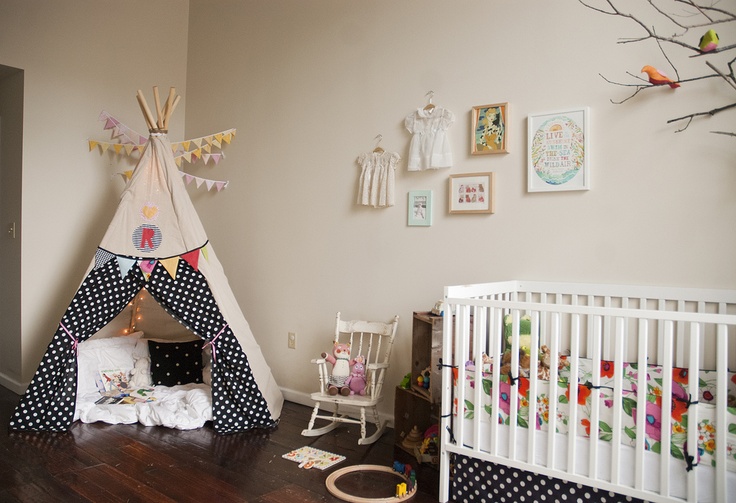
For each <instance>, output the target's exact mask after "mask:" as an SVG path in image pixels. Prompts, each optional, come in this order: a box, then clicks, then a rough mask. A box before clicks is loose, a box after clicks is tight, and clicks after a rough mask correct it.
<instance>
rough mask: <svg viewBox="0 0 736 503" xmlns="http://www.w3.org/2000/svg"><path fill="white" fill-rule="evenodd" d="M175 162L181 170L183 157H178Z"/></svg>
mask: <svg viewBox="0 0 736 503" xmlns="http://www.w3.org/2000/svg"><path fill="white" fill-rule="evenodd" d="M174 162H175V163H176V165H177V166H178V167H180V168H181V157H177V158H175V159H174Z"/></svg>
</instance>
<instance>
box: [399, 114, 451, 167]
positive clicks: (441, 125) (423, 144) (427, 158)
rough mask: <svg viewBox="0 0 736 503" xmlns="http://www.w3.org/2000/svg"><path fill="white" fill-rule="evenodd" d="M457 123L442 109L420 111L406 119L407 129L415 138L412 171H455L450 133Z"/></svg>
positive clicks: (412, 145)
mask: <svg viewBox="0 0 736 503" xmlns="http://www.w3.org/2000/svg"><path fill="white" fill-rule="evenodd" d="M453 122H455V115H454V114H453V113H452V112H450V111H449V110H447V109H445V108H441V107H433V108H430V109H428V110H427V109H426V108H419V109H417V110H416V111H414V112H412V113H410V114H409V115H408V116H407V117H406V119H404V126H406V129H408V130H409V132H410V133H411V134H412V138H411V144H410V146H409V160H408V162H407V168H408V170H409V171H421V170H425V169H438V168H451V167H452V151H451V150H450V141H449V140H448V138H447V129H448V128H449V127H450V125H451V124H452V123H453Z"/></svg>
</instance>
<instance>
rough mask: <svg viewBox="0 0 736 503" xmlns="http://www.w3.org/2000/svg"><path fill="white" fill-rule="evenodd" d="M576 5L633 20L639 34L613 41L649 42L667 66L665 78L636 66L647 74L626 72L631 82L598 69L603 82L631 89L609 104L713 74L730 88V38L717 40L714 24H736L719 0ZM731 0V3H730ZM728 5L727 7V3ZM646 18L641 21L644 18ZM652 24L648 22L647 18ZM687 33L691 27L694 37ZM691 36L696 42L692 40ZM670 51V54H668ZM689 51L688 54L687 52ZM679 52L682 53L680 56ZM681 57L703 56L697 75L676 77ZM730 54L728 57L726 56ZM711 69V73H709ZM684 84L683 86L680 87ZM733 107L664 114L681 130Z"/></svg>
mask: <svg viewBox="0 0 736 503" xmlns="http://www.w3.org/2000/svg"><path fill="white" fill-rule="evenodd" d="M578 1H579V2H580V3H581V4H582V5H584V6H585V7H587V8H588V9H591V10H593V11H596V12H599V13H601V14H605V15H608V16H616V17H620V18H623V19H626V20H628V21H629V22H630V23H632V24H634V25H636V26H637V27H638V29H639V30H640V31H641V32H642V34H641V35H640V36H637V37H631V38H622V39H620V40H619V41H618V43H619V44H632V43H641V42H647V41H654V42H655V43H656V44H657V46H658V47H659V50H660V52H661V53H662V55H663V56H664V58H665V60H666V61H667V63H668V64H669V65H670V67H669V68H667V71H668V72H669V71H670V69H671V70H672V72H673V73H672V75H673V76H674V78H672V79H670V78H669V77H667V76H666V75H664V73H663V72H661V71H658V70H657V69H655V68H653V67H651V66H645V67H644V68H642V70H641V71H642V72H645V73H646V74H647V75H648V78H643V77H641V76H640V75H637V74H634V73H631V72H626V74H627V75H628V76H630V77H632V78H633V82H631V83H626V82H618V81H616V80H612V79H609V78H607V77H605V76H604V75H603V74H599V75H600V76H601V77H602V78H603V79H604V80H605V81H606V82H608V83H610V84H613V85H617V86H622V87H630V88H632V89H633V91H632V92H631V94H629V95H628V96H627V97H626V98H624V99H622V100H618V101H615V100H611V103H614V104H617V105H620V104H622V103H624V102H626V101H629V100H630V99H632V98H633V97H635V96H636V95H638V94H639V93H640V92H643V91H646V90H648V89H651V88H655V87H661V86H664V85H669V86H670V87H673V88H675V87H679V85H682V84H686V83H688V82H693V81H696V80H703V79H710V78H716V79H720V80H722V81H723V82H725V83H726V84H728V85H729V86H730V87H732V88H733V89H734V91H736V76H735V75H734V63H736V56H734V54H735V53H736V41H734V40H730V41H728V45H724V44H720V40H719V37H718V29H719V28H723V27H724V26H733V25H734V23H736V12H734V11H733V10H730V9H728V8H723V6H722V2H721V1H720V0H646V1H644V0H638V1H635V2H632V1H630V0H629V1H624V0H578ZM723 3H725V2H723ZM730 3H731V4H732V2H730ZM624 4H626V5H628V6H629V7H631V8H636V9H637V11H636V12H632V11H629V10H624V9H623V8H622V7H621V6H622V5H624ZM729 7H730V6H729ZM645 20H646V22H645ZM650 22H651V23H652V24H651V25H650V24H649V23H650ZM666 30H674V33H672V34H671V35H662V33H667V31H666ZM692 32H696V34H697V35H696V36H694V35H693V33H692ZM696 41H697V43H695V42H696ZM670 53H672V57H671V55H670ZM688 53H689V56H688ZM683 55H684V56H683ZM681 57H689V58H703V57H707V58H708V59H707V60H705V64H704V65H703V70H702V72H701V73H700V74H697V75H693V76H688V77H686V78H681V77H680V72H679V71H678V68H677V65H676V63H677V62H681V61H682V59H680V58H681ZM729 58H730V59H729ZM711 70H712V72H714V73H711ZM683 87H685V86H683ZM732 109H736V102H734V103H730V104H727V105H723V106H719V107H716V108H713V109H711V110H706V111H699V112H694V113H691V114H687V115H684V116H682V117H677V118H674V119H670V120H668V121H667V123H673V122H680V121H683V122H684V126H683V127H682V128H680V129H678V130H677V131H676V132H681V131H684V130H685V129H687V128H688V127H689V126H690V124H691V123H692V121H693V119H695V118H698V117H712V116H713V115H716V114H717V113H720V112H724V111H726V110H732ZM711 132H712V133H715V134H724V135H728V136H734V137H736V133H731V132H724V131H711Z"/></svg>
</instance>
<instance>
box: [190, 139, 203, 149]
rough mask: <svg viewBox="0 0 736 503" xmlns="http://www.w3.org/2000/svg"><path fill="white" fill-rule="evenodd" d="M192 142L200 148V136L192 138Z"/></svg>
mask: <svg viewBox="0 0 736 503" xmlns="http://www.w3.org/2000/svg"><path fill="white" fill-rule="evenodd" d="M192 141H193V142H194V144H195V145H196V146H197V148H202V138H195V139H194V140H192Z"/></svg>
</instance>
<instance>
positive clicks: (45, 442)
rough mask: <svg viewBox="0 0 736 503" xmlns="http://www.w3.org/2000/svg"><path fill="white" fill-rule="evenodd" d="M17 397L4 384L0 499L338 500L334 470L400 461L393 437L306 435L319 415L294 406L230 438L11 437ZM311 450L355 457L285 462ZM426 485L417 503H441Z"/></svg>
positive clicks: (143, 434)
mask: <svg viewBox="0 0 736 503" xmlns="http://www.w3.org/2000/svg"><path fill="white" fill-rule="evenodd" d="M18 398H19V397H18V395H16V394H14V393H12V392H11V391H8V390H7V389H5V388H2V387H0V423H2V425H3V426H2V427H0V502H58V501H64V502H66V501H83V502H85V501H91V502H136V501H141V502H147V501H156V502H189V501H191V502H197V503H201V502H203V501H217V502H218V503H227V502H253V503H267V502H269V503H270V502H274V503H276V502H278V503H289V502H314V501H323V502H339V501H342V500H340V499H338V498H335V497H333V496H332V495H330V494H329V493H328V492H327V489H326V488H325V479H326V478H327V476H328V475H329V474H330V473H332V472H333V471H335V470H337V469H339V468H342V467H345V466H350V465H358V464H377V465H382V466H391V464H392V463H393V459H394V458H393V430H389V431H388V432H387V433H386V434H385V435H384V436H383V437H382V438H381V440H379V441H378V442H376V443H375V444H373V445H370V446H359V445H358V444H357V438H358V434H359V433H358V431H356V427H355V426H353V425H342V426H341V427H340V428H338V429H337V430H335V431H333V432H331V433H329V434H327V435H323V436H322V437H316V438H315V437H311V438H308V437H302V436H301V430H302V429H303V428H304V427H305V426H306V424H307V421H308V419H309V414H310V412H311V409H310V408H308V407H304V406H302V405H298V404H294V403H291V402H286V403H285V405H284V411H283V413H282V416H281V421H280V423H279V426H278V427H277V428H275V429H274V430H271V431H254V432H247V433H241V434H236V435H227V436H221V435H217V434H215V432H214V430H213V429H212V428H211V427H210V426H209V425H208V426H206V427H205V428H200V429H197V430H189V431H179V430H172V429H169V428H163V427H145V426H142V425H108V424H103V423H94V424H82V423H79V422H77V423H75V424H74V425H72V427H71V429H70V430H69V431H68V432H65V433H21V432H9V431H8V428H7V425H8V422H9V420H10V416H11V414H12V413H13V410H14V409H15V406H16V404H17V403H18ZM304 445H310V446H312V447H316V448H318V449H323V450H326V451H330V452H335V453H337V454H341V455H343V456H346V458H347V459H346V460H345V461H343V462H341V463H340V464H338V465H336V466H335V467H334V468H331V469H328V470H325V471H319V470H314V469H312V470H305V469H301V468H299V467H298V465H297V463H294V462H292V461H287V460H285V459H283V458H282V457H281V456H282V455H283V454H285V453H287V452H289V451H290V450H292V449H296V448H299V447H302V446H304ZM375 477H376V476H375V474H372V475H371V474H356V475H355V476H350V478H349V479H347V478H346V482H345V483H347V484H348V485H351V486H352V487H351V488H350V492H351V493H353V491H355V494H361V495H363V496H364V497H374V498H376V497H387V496H389V494H387V493H386V491H388V492H389V493H390V492H391V491H392V484H393V485H395V484H396V482H395V481H394V480H389V479H387V480H386V481H385V482H386V483H385V487H382V486H383V485H384V481H377V480H375ZM387 477H389V478H390V477H391V476H390V475H387ZM341 481H342V479H341ZM418 482H419V488H420V491H419V492H418V493H417V494H416V496H415V497H414V498H413V499H412V500H411V501H412V503H427V502H430V501H437V500H436V498H435V497H432V496H430V495H429V494H427V492H430V493H431V492H435V493H436V489H434V491H432V488H431V487H429V486H428V487H425V488H423V487H422V479H421V476H420V478H419V481H418ZM435 482H436V481H434V480H432V481H429V482H428V483H430V484H432V483H435ZM341 488H342V487H341ZM342 489H343V490H346V491H348V490H349V489H348V488H347V487H345V488H342ZM376 491H382V492H381V494H378V493H377V492H376ZM425 491H426V492H425Z"/></svg>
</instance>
